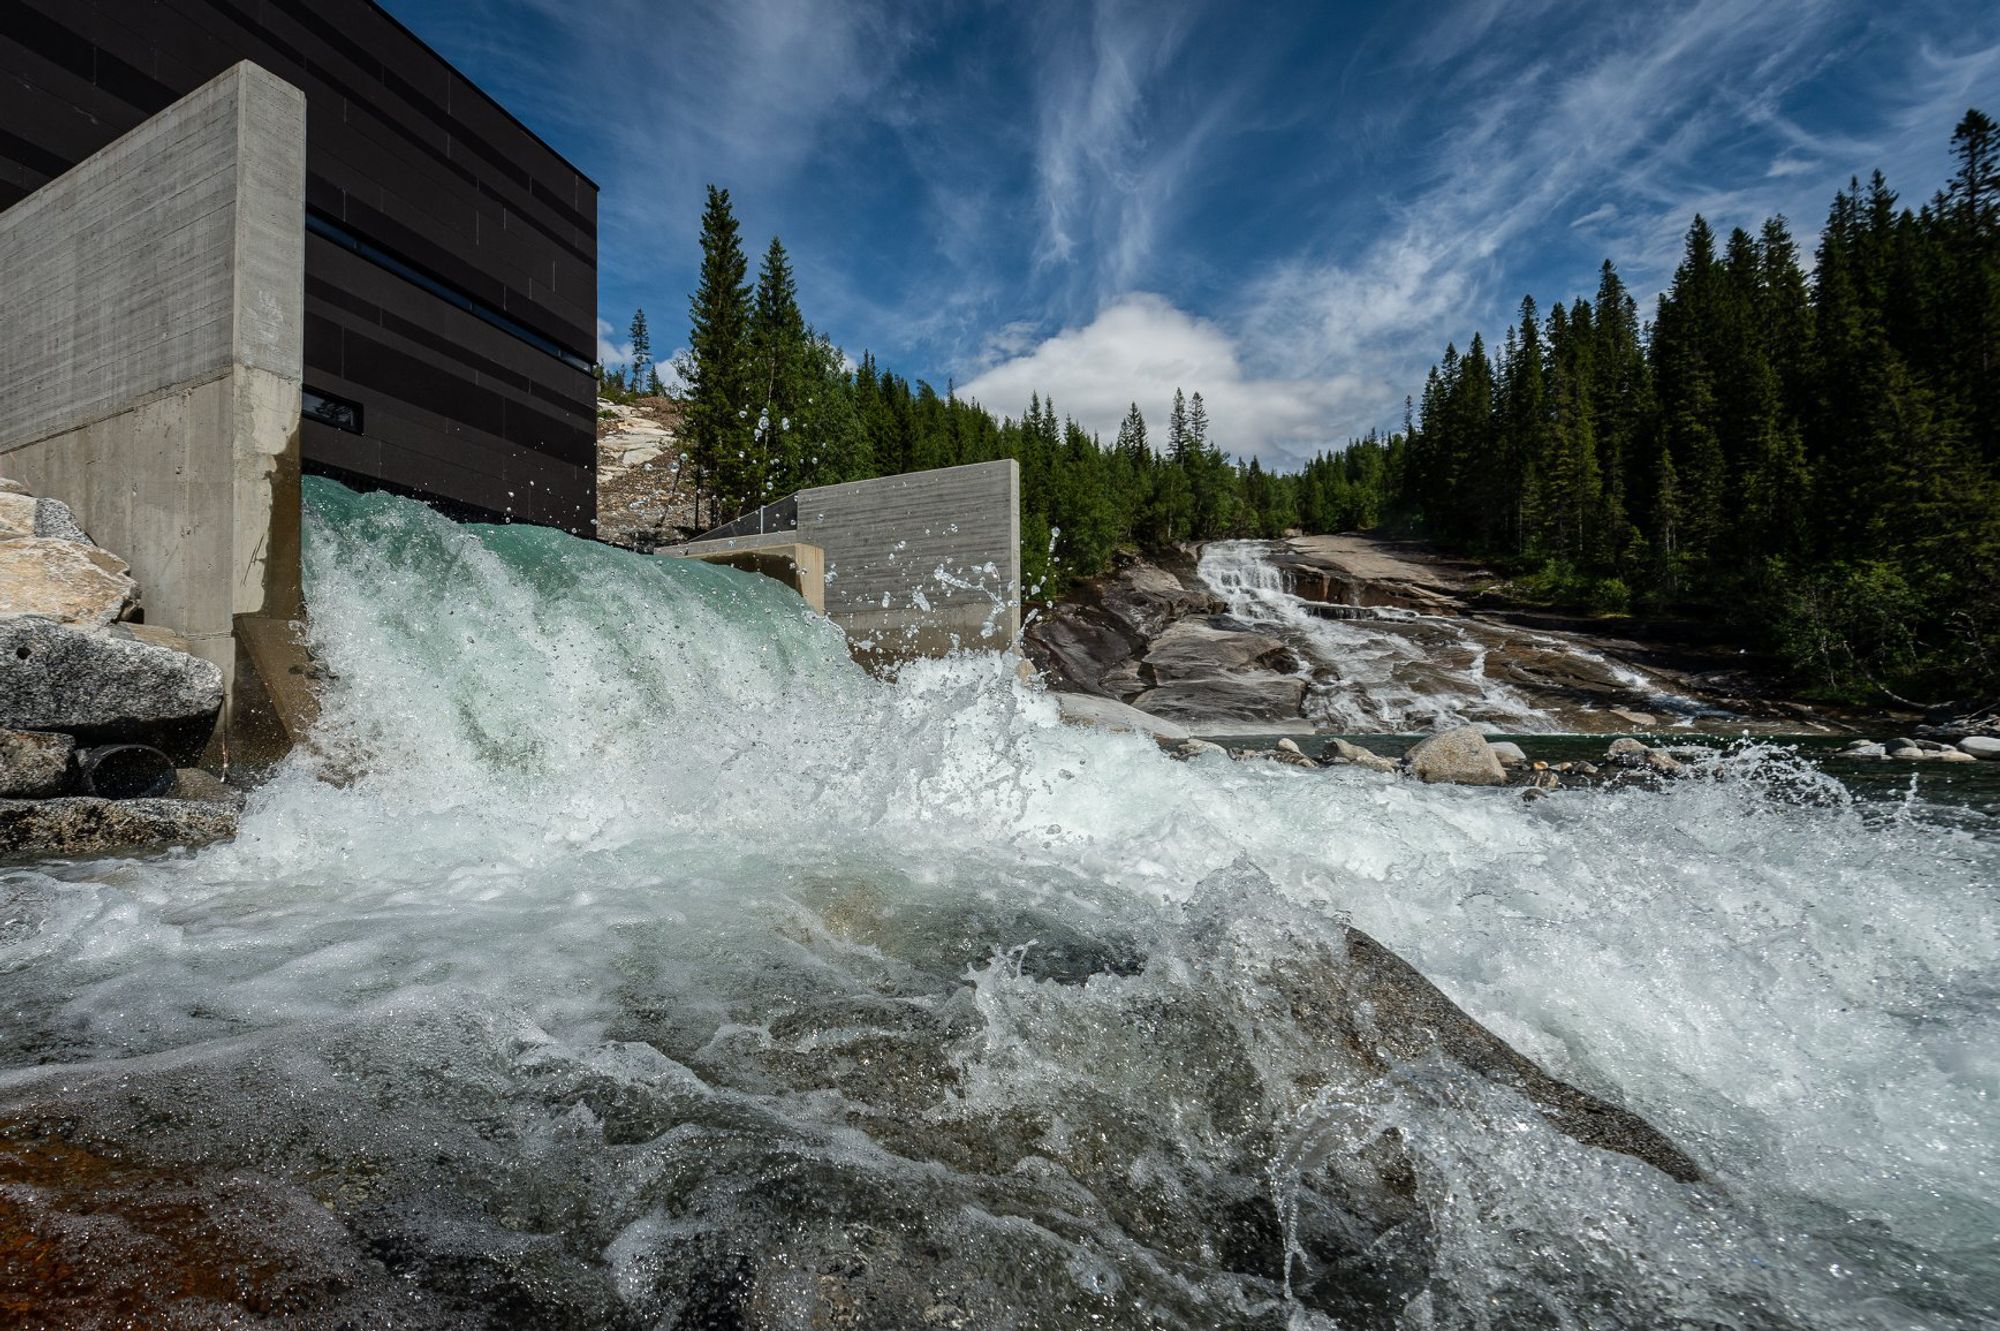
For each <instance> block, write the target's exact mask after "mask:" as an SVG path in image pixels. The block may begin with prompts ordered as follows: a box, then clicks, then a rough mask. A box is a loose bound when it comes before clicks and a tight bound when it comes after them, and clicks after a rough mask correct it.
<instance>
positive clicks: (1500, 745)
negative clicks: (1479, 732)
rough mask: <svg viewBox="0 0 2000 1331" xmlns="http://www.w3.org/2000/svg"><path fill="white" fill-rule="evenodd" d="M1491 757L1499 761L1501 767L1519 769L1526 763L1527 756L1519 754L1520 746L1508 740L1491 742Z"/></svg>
mask: <svg viewBox="0 0 2000 1331" xmlns="http://www.w3.org/2000/svg"><path fill="white" fill-rule="evenodd" d="M1492 746H1493V756H1494V757H1496V758H1498V759H1499V760H1500V765H1501V766H1502V767H1520V766H1521V765H1523V764H1524V763H1526V762H1527V761H1528V755H1527V754H1525V753H1523V752H1521V746H1520V745H1518V744H1516V743H1514V741H1512V740H1510V739H1496V740H1493V741H1492Z"/></svg>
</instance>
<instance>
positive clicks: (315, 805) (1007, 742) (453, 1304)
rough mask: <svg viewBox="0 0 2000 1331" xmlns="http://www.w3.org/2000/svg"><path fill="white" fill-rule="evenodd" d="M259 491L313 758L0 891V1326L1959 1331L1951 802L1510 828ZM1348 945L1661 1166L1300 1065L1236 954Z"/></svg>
mask: <svg viewBox="0 0 2000 1331" xmlns="http://www.w3.org/2000/svg"><path fill="white" fill-rule="evenodd" d="M308 493H309V505H310V512H309V521H308V527H307V575H308V583H309V587H310V594H311V599H312V604H313V607H314V618H313V628H312V632H313V637H314V641H315V644H316V647H317V650H318V653H319V655H320V657H321V659H322V661H323V662H324V663H325V665H326V666H327V667H328V668H329V670H330V671H331V672H332V674H333V676H334V678H333V679H332V681H331V682H330V684H329V686H328V694H327V698H326V719H325V722H324V728H323V729H324V733H323V736H322V739H321V742H320V746H319V747H320V749H321V753H320V754H319V755H318V756H317V757H315V758H313V759H310V760H308V759H306V758H304V757H300V758H298V759H296V760H295V762H294V765H293V766H292V767H291V768H290V769H288V770H286V771H284V772H283V773H281V774H280V775H279V776H278V777H277V778H276V779H275V780H273V781H271V782H270V783H269V784H267V785H265V786H263V787H262V788H261V789H259V790H258V791H257V792H256V793H255V794H254V795H253V797H252V799H251V803H250V807H249V810H248V813H247V816H246V818H245V821H244V825H243V831H242V835H241V836H240V837H239V838H238V839H237V840H236V841H235V842H234V843H232V844H229V845H224V846H217V847H213V848H210V849H207V850H204V851H201V852H199V853H195V854H186V853H177V854H172V855H166V856H160V857H152V858H141V859H129V860H117V861H98V862H93V863H86V864H75V865H45V866H39V867H15V868H11V869H4V870H0V1012H4V1013H5V1014H6V1020H5V1023H4V1025H0V1068H4V1069H7V1070H6V1071H4V1072H0V1317H4V1315H5V1313H6V1312H7V1311H8V1310H10V1309H12V1310H16V1311H18V1310H19V1308H20V1307H22V1306H23V1305H22V1304H21V1303H20V1301H19V1300H20V1298H21V1297H22V1296H21V1289H22V1283H21V1281H22V1278H21V1276H20V1272H21V1271H22V1270H23V1269H27V1270H29V1271H30V1272H31V1273H32V1272H34V1271H36V1270H40V1271H41V1272H42V1273H43V1274H41V1275H38V1276H34V1277H33V1278H37V1279H43V1280H45V1282H46V1283H45V1284H44V1285H43V1286H42V1287H41V1289H42V1291H43V1292H44V1293H45V1294H46V1297H47V1299H48V1301H49V1302H48V1303H47V1304H46V1305H45V1306H44V1308H43V1312H44V1313H47V1312H48V1309H49V1308H52V1307H55V1306H56V1301H57V1300H59V1299H60V1300H63V1302H62V1303H61V1305H60V1310H61V1312H62V1317H61V1318H59V1317H57V1316H54V1315H48V1316H46V1318H45V1321H44V1323H41V1324H50V1325H56V1324H67V1325H80V1326H95V1325H106V1326H109V1325H120V1326H122V1325H128V1324H133V1325H175V1326H191V1327H193V1326H201V1327H207V1326H218V1325H238V1324H249V1323H251V1322H254V1321H256V1320H257V1319H260V1318H290V1319H293V1320H295V1321H296V1322H298V1323H299V1324H302V1325H323V1326H329V1327H331V1326H355V1327H375V1326H439V1327H443V1326H452V1327H457V1326H481V1325H487V1326H494V1327H509V1328H516V1327H543V1326H550V1327H554V1326H562V1327H618V1328H626V1327H631V1328H639V1327H662V1328H672V1327H714V1328H721V1327H870V1328H876V1327H916V1326H937V1327H970V1328H989V1327H1022V1328H1027V1327H1041V1328H1075V1327H1187V1328H1196V1327H1270V1328H1278V1327H1288V1328H1330V1327H1336V1326H1338V1327H1407V1328H1444V1327H1493V1328H1511V1327H1521V1326H1560V1327H1576V1328H1585V1327H1588V1328H1613V1327H1630V1328H1652V1327H1666V1326H1690V1327H1732V1328H1747V1327H1759V1328H1763V1327H1770V1328H1777V1327H1813V1328H1861V1327H1867V1328H1891V1327H1895V1328H1903V1327H1913V1326H1924V1327H1949V1328H1973V1327H1982V1326H1989V1325H1991V1324H1992V1323H1993V1321H1994V1319H1995V1318H1996V1316H2000V1282H1996V1276H1995V1268H1996V1260H2000V1255H1997V1254H1996V1240H1995V1235H1996V1233H2000V1206H1996V1201H1995V1178H1996V1172H1995V1171H1996V1169H2000V1144H1996V1142H2000V1134H1996V1133H1995V1131H1994V1129H1993V1122H1992V1114H1993V1106H1994V1095H1995V1092H1996V1089H2000V1054H1996V1049H2000V1042H1997V1041H1996V1035H2000V1030H1997V1029H1996V1026H2000V1019H1997V1018H1996V1015H1995V1014H1996V1003H1995V1000H1996V997H2000V982H1996V970H1995V960H1994V959H1995V956H1996V944H2000V937H1996V933H2000V930H1996V924H1995V914H1994V905H1995V892H1996V888H1995V884H1996V880H2000V841H1996V839H1995V837H1994V836H1993V835H1992V834H1991V831H1990V829H1988V828H1986V827H1985V826H1983V825H1982V824H1979V823H1968V822H1966V821H1965V820H1964V819H1963V818H1959V819H1945V818H1943V817H1941V816H1938V811H1937V810H1935V809H1933V808H1932V807H1931V806H1929V805H1927V804H1926V803H1925V802H1923V801H1922V800H1921V799H1915V798H1913V799H1911V800H1909V801H1906V802H1903V803H1898V804H1880V803H1877V804H1868V805H1858V804H1855V803H1853V802H1851V801H1849V800H1848V799H1847V798H1846V796H1845V793H1844V791H1843V789H1842V788H1841V787H1840V786H1839V785H1838V784H1837V783H1834V782H1832V781H1830V780H1828V779H1827V778H1825V777H1822V776H1820V775H1818V774H1817V773H1816V772H1814V771H1813V770H1812V769H1811V768H1810V767H1807V766H1804V765H1801V764H1799V763H1797V762H1795V761H1792V760H1790V759H1788V758H1786V757H1785V756H1784V755H1783V754H1781V753H1772V752H1764V751H1758V750H1751V751H1746V752H1739V753H1737V754H1736V755H1734V756H1733V757H1729V758H1726V759H1719V760H1717V762H1718V764H1720V765H1722V766H1726V768H1727V773H1726V775H1727V776H1728V779H1725V780H1705V779H1704V780H1690V781H1686V782H1681V783H1677V784H1675V785H1673V786H1671V787H1669V788H1667V789H1664V790H1660V791H1640V790H1630V791H1619V792H1609V791H1578V792H1563V793H1560V794H1558V795H1555V796H1552V797H1550V798H1548V799H1544V800H1542V801H1540V802H1538V803H1534V804H1524V803H1523V802H1522V801H1521V800H1520V799H1519V798H1518V797H1517V796H1516V795H1514V794H1513V793H1511V792H1507V791H1496V790H1490V789H1470V788H1437V787H1422V786H1416V785H1411V784H1408V783H1405V782H1401V781H1398V780H1395V779H1393V778H1383V777H1379V776H1376V775H1374V774H1370V773H1365V772H1360V771H1355V770H1338V769H1335V770H1328V771H1301V770H1298V769H1294V768H1289V767H1284V766H1280V765H1277V764H1270V763H1248V762H1246V763H1237V764H1232V763H1230V762H1228V761H1227V760H1224V759H1218V758H1203V759H1198V760H1196V761H1194V762H1190V763H1179V762H1174V761H1171V760H1169V759H1167V758H1166V757H1164V756H1162V755H1161V754H1160V753H1159V752H1158V751H1157V750H1156V749H1155V748H1154V747H1153V746H1152V745H1151V744H1150V743H1149V742H1147V741H1145V740H1144V739H1141V738H1139V737H1137V736H1133V735H1107V734H1101V733H1098V732H1093V731H1084V730H1077V729H1073V728H1068V727H1064V726H1062V725H1061V724H1060V723H1059V722H1058V720H1057V717H1056V709H1055V708H1054V706H1053V705H1052V704H1051V703H1050V702H1049V701H1048V700H1047V699H1046V698H1044V697H1042V696H1040V695H1039V694H1037V693H1036V692H1034V691H1033V690H1032V689H1030V688H1027V687H1024V686H1023V685H1021V684H1020V683H1019V682H1018V681H1017V680H1016V678H1015V675H1014V672H1013V669H1012V663H1011V661H1010V660H1009V659H1003V658H1000V657H994V656H972V657H966V658H962V659H957V660H952V661H946V662H929V663H920V664H918V665H915V666H911V667H909V668H908V669H906V670H905V671H903V673H902V675H901V677H900V679H898V680H897V681H896V682H894V683H885V682H882V681H878V680H874V679H871V678H869V677H867V676H865V675H863V674H861V673H860V672H859V671H857V670H856V669H854V668H853V667H852V666H851V665H850V664H849V663H848V662H847V659H846V656H845V653H844V651H843V649H842V646H841V644H840V642H839V640H838V638H837V636H836V634H835V633H834V631H833V630H831V629H830V628H829V627H828V626H827V625H825V624H824V623H820V622H814V621H812V620H810V619H809V618H808V617H807V616H806V615H804V614H803V613H802V612H801V611H800V609H799V607H798V603H797V601H796V600H795V599H794V598H792V597H791V596H790V595H789V593H786V592H784V591H783V590H782V589H781V588H779V587H778V586H777V584H775V583H767V582H763V581H760V580H758V579H755V578H752V577H748V576H744V575H738V574H735V573H731V572H727V571H723V570H717V569H711V568H707V567H704V566H701V565H697V564H692V563H682V562H678V561H671V560H654V559H646V558H641V557H637V556H630V555H625V554H621V553H618V552H615V551H611V550H608V549H605V548H602V547H598V546H593V545H590V544H587V543H584V542H579V541H574V540H571V539H568V538H565V537H562V536H560V535H557V534H554V533H551V532H547V531H540V530H534V529H529V528H519V527H515V528H479V527H454V526H452V525H450V524H448V523H446V522H444V521H442V520H441V519H439V518H437V517H435V516H433V515H431V514H429V513H428V512H427V511H425V510H423V509H421V508H419V507H417V506H414V505H412V504H409V503H407V502H404V501H401V500H397V499H393V498H388V497H383V496H373V497H357V496H354V495H350V494H348V493H347V492H345V491H342V490H340V489H338V488H337V487H333V486H331V485H328V484H325V483H320V482H313V483H311V484H310V485H309V491H308ZM315 769H318V770H319V771H320V772H322V773H324V774H326V775H329V776H331V777H333V778H335V779H334V780H326V779H320V778H319V777H316V776H315V775H314V771H315ZM1342 921H1351V922H1352V923H1353V924H1355V925H1357V926H1359V927H1361V928H1363V929H1365V930H1367V931H1368V932H1370V933H1372V934H1373V935H1374V936H1375V937H1376V938H1378V939H1380V940H1381V941H1382V942H1384V943H1385V944H1387V945H1388V946H1390V947H1392V948H1394V949H1396V950H1397V951H1398V952H1400V953H1401V954H1402V955H1403V956H1404V957H1406V958H1408V959H1409V960H1410V961H1411V962H1413V963H1414V964H1416V965H1417V966H1419V967H1420V968H1421V969H1422V970H1423V971H1424V972H1425V973H1426V974H1427V975H1429V976H1430V977H1431V978H1432V979H1434V980H1435V981H1436V982H1437V983H1438V984H1439V985H1441V986H1442V987H1443V988H1444V989H1445V991H1446V992H1447V993H1449V994H1450V995H1451V996H1452V997H1453V998H1454V999H1455V1000H1456V1001H1458V1002H1459V1003H1460V1004H1462V1005H1463V1006H1465V1007H1466V1008H1467V1009H1468V1010H1469V1011H1470V1012H1472V1013H1473V1014H1474V1015H1475V1016H1477V1017H1478V1018H1479V1019H1480V1020H1482V1021H1484V1022H1485V1023H1486V1024H1488V1025H1489V1026H1490V1027H1491V1028H1492V1029H1493V1030H1495V1031H1496V1032H1498V1033H1499V1034H1500V1035H1502V1036H1504V1037H1505V1038H1506V1039H1508V1040H1509V1041H1511V1042H1512V1043H1513V1044H1514V1045H1515V1046H1516V1047H1517V1048H1519V1049H1521V1050H1522V1051H1523V1052H1525V1053H1527V1054H1529V1055H1530V1056H1532V1057H1533V1058H1535V1059H1537V1060H1538V1061H1540V1062H1541V1063H1542V1064H1543V1065H1544V1066H1545V1067H1547V1068H1549V1069H1550V1070H1551V1071H1552V1072H1554V1073H1556V1074H1557V1075H1559V1076H1561V1077H1564V1078H1566V1079H1568V1080H1569V1081H1571V1082H1573V1083H1575V1084H1577V1085H1579V1086H1582V1087H1585V1088H1587V1089H1590V1090H1593V1091H1595V1092H1597V1093H1599V1094H1602V1095H1604V1096H1606V1097H1607V1098H1610V1099H1613V1100H1615V1101H1617V1102H1620V1103H1623V1104H1626V1105H1628V1106H1630V1107H1632V1108H1633V1109H1635V1110H1637V1111H1639V1112H1640V1113H1642V1114H1644V1115H1645V1116H1646V1117H1647V1118H1649V1119H1650V1120H1651V1121H1652V1122H1653V1123H1654V1124H1656V1125H1657V1126H1659V1127H1660V1128H1661V1129H1663V1130H1664V1131H1665V1132H1666V1133H1667V1134H1668V1135H1669V1136H1671V1137H1672V1138H1673V1139H1674V1140H1675V1141H1676V1142H1677V1143H1678V1144H1679V1145H1680V1146H1681V1147H1683V1148H1684V1149H1685V1150H1686V1151H1687V1152H1688V1153H1689V1154H1690V1155H1692V1156H1693V1157H1694V1158H1695V1159H1696V1160H1697V1161H1698V1162H1699V1163H1700V1164H1701V1166H1702V1167H1703V1169H1704V1170H1705V1171H1706V1172H1707V1173H1708V1175H1709V1181H1707V1182H1703V1183H1697V1184H1681V1183H1676V1182H1674V1181H1673V1180H1671V1179H1669V1178H1667V1177H1666V1176H1665V1175H1662V1174H1659V1173H1657V1172H1655V1171H1654V1170H1653V1169H1651V1168H1650V1167H1648V1166H1646V1165H1644V1164H1641V1163H1639V1162H1638V1161H1636V1160H1633V1159H1630V1158H1628V1157H1626V1156H1622V1155H1614V1154H1609V1153H1605V1152H1601V1151H1596V1150H1592V1149H1590V1148H1587V1147H1584V1146H1581V1145H1578V1144H1577V1143H1575V1142H1573V1141H1572V1140H1570V1139H1569V1138H1567V1137H1565V1136H1562V1135H1560V1134H1558V1133H1557V1132H1555V1131H1553V1130H1552V1129H1551V1128H1550V1127H1549V1126H1548V1125H1547V1123H1546V1122H1545V1121H1544V1120H1543V1119H1542V1118H1541V1116H1540V1115H1539V1114H1538V1113H1536V1112H1535V1111H1534V1110H1533V1109H1532V1108H1531V1107H1530V1106H1529V1105H1528V1104H1527V1102H1526V1101H1524V1100H1522V1099H1521V1098H1520V1097H1519V1096H1518V1095H1516V1094H1515V1093H1513V1092H1512V1091H1510V1090H1508V1089H1507V1088H1505V1087H1502V1086H1499V1085H1496V1084H1492V1083H1489V1082H1486V1081H1483V1080H1481V1079H1479V1078H1476V1077H1471V1076H1469V1075H1468V1074H1466V1073H1465V1072H1464V1071H1463V1070H1461V1069H1457V1068H1455V1067H1454V1066H1453V1065H1452V1064H1450V1063H1449V1062H1448V1061H1445V1060H1443V1059H1442V1058H1441V1057H1438V1056H1432V1057H1429V1058H1425V1059H1421V1060H1416V1061H1413V1062H1408V1063H1403V1064H1399V1065H1397V1066H1396V1067H1395V1068H1394V1069H1393V1070H1392V1072H1391V1074H1390V1075H1387V1076H1376V1077H1361V1076H1358V1075H1357V1074H1356V1071H1355V1068H1354V1067H1353V1066H1352V1063H1351V1058H1350V1056H1349V1055H1347V1054H1345V1053H1343V1052H1342V1050H1340V1049H1338V1048H1334V1047H1331V1046H1329V1045H1327V1044H1326V1043H1325V1042H1324V1041H1323V1040H1321V1039H1319V1038H1318V1037H1317V1036H1316V1035H1315V1033H1314V1030H1315V1028H1314V1027H1313V1026H1312V1025H1311V1024H1310V1023H1305V1022H1302V1021H1300V1020H1298V1019H1296V1016H1297V1014H1296V1013H1295V1011H1294V1009H1293V1008H1292V1007H1291V1006H1290V1000H1288V999H1287V998H1286V997H1285V996H1284V994H1285V992H1287V991H1283V990H1281V989H1280V988H1279V987H1277V986H1274V985H1273V983H1272V982H1271V981H1272V978H1273V977H1274V976H1276V975H1278V974H1279V973H1280V972H1283V973H1284V974H1286V975H1287V976H1289V977H1291V979H1292V981H1293V985H1294V988H1293V989H1292V990H1290V991H1289V992H1296V983H1297V979H1298V977H1299V976H1301V975H1310V974H1311V973H1312V969H1311V968H1312V967H1313V966H1315V965H1322V964H1325V963H1326V960H1327V958H1328V956H1329V947H1330V946H1337V944H1333V943H1331V942H1330V940H1333V939H1336V938H1337V937H1338V926H1339V924H1340V922H1342ZM52 1253H53V1254H55V1255H54V1256H51V1255H50V1254H52ZM37 1261H39V1262H41V1266H40V1268H37V1267H36V1266H35V1265H34V1264H35V1263H36V1262H37ZM24 1262H25V1263H27V1264H28V1265H27V1267H25V1268H24V1267H23V1263H24ZM49 1273H53V1274H49ZM9 1282H11V1283H9ZM10 1297H12V1298H14V1299H15V1302H12V1303H10V1302H8V1299H9V1298H10ZM133 1308H139V1309H142V1310H147V1311H144V1312H142V1314H140V1315H134V1314H133V1313H132V1312H131V1310H132V1309H133ZM163 1309H164V1311H162V1310H163ZM232 1309H234V1310H236V1311H234V1312H232V1311H231V1310H232ZM244 1310H247V1311H244ZM64 1318H67V1319H68V1320H67V1321H65V1320H63V1319H64ZM28 1324H29V1325H36V1324H38V1323H37V1322H35V1321H34V1320H32V1318H31V1320H30V1321H29V1322H28Z"/></svg>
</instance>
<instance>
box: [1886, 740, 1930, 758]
mask: <svg viewBox="0 0 2000 1331" xmlns="http://www.w3.org/2000/svg"><path fill="white" fill-rule="evenodd" d="M1889 756H1890V757H1891V758H1900V759H1902V760H1903V761H1904V762H1922V761H1923V760H1924V759H1926V758H1928V757H1930V756H1931V755H1930V754H1929V753H1927V752H1926V751H1924V750H1923V749H1920V748H1918V747H1917V746H1916V745H1914V744H1906V745H1903V746H1902V747H1901V748H1894V749H1890V750H1889Z"/></svg>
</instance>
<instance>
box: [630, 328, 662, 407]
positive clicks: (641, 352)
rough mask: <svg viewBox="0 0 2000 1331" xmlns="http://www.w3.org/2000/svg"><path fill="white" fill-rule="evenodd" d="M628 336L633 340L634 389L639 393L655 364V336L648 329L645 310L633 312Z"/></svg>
mask: <svg viewBox="0 0 2000 1331" xmlns="http://www.w3.org/2000/svg"><path fill="white" fill-rule="evenodd" d="M628 335H629V336H630V337H631V339H632V388H633V391H635V392H637V391H638V390H639V388H640V386H641V385H643V384H644V383H645V382H646V372H647V370H649V369H650V368H651V367H652V363H653V335H652V334H651V333H650V332H648V331H647V329H646V312H645V311H644V310H633V311H632V327H631V330H630V333H629V334H628ZM655 381H656V382H657V376H655Z"/></svg>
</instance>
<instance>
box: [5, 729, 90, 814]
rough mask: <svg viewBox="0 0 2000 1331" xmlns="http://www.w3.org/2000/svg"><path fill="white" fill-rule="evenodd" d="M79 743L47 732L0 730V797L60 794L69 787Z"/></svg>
mask: <svg viewBox="0 0 2000 1331" xmlns="http://www.w3.org/2000/svg"><path fill="white" fill-rule="evenodd" d="M75 752H76V741H75V740H74V739H72V738H71V737H69V736H68V735H58V734H55V733H54V732H52V731H46V730H0V796H4V797H6V798H8V799H20V798H24V797H27V798H33V797H37V796H43V795H59V794H61V793H62V789H63V787H64V786H66V785H68V784H69V764H70V758H71V756H72V755H74V754H75Z"/></svg>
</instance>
